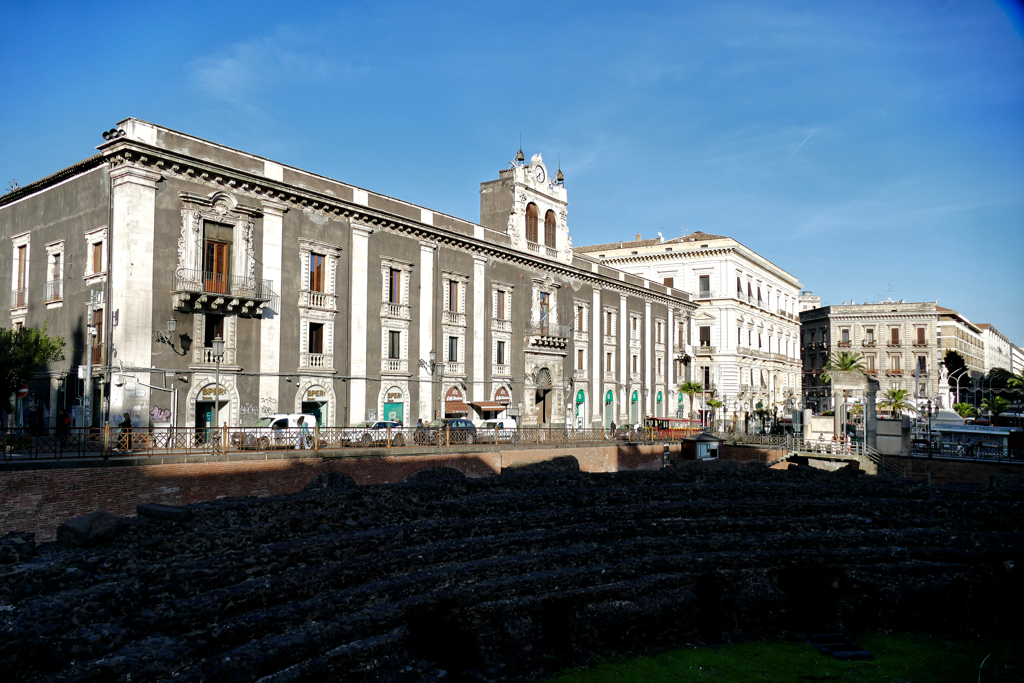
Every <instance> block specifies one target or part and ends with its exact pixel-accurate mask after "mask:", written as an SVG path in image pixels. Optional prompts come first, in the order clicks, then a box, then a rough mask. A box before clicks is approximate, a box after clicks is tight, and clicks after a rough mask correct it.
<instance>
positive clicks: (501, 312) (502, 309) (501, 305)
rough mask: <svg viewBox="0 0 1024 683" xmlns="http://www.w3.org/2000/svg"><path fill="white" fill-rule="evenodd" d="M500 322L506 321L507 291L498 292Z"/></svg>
mask: <svg viewBox="0 0 1024 683" xmlns="http://www.w3.org/2000/svg"><path fill="white" fill-rule="evenodd" d="M498 320H505V291H504V290H501V289H499V290H498Z"/></svg>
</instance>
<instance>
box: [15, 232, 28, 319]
mask: <svg viewBox="0 0 1024 683" xmlns="http://www.w3.org/2000/svg"><path fill="white" fill-rule="evenodd" d="M17 289H18V291H17V294H16V296H17V300H16V301H15V306H18V307H21V306H27V305H28V246H27V245H24V244H23V245H21V246H19V247H18V286H17Z"/></svg>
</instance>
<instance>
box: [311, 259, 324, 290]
mask: <svg viewBox="0 0 1024 683" xmlns="http://www.w3.org/2000/svg"><path fill="white" fill-rule="evenodd" d="M309 289H310V291H311V292H323V291H324V256H323V254H310V255H309Z"/></svg>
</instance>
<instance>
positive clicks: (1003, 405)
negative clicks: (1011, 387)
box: [981, 396, 1010, 421]
mask: <svg viewBox="0 0 1024 683" xmlns="http://www.w3.org/2000/svg"><path fill="white" fill-rule="evenodd" d="M981 407H982V409H983V410H987V411H988V413H989V415H991V416H992V420H993V421H995V419H996V418H997V417H999V414H1000V413H1005V412H1006V411H1007V410H1008V409H1009V407H1010V402H1009V401H1007V400H1006V399H1005V398H1003V397H1002V396H993V397H991V398H986V399H985V400H984V401H982V402H981Z"/></svg>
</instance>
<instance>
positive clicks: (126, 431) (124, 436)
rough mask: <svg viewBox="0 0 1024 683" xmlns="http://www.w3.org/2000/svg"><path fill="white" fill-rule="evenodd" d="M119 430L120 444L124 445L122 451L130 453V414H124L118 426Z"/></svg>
mask: <svg viewBox="0 0 1024 683" xmlns="http://www.w3.org/2000/svg"><path fill="white" fill-rule="evenodd" d="M118 427H120V428H121V439H120V440H121V443H122V444H124V449H125V450H126V451H130V450H131V449H132V416H131V413H125V414H124V419H122V420H121V424H119V425H118Z"/></svg>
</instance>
